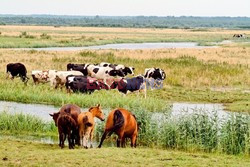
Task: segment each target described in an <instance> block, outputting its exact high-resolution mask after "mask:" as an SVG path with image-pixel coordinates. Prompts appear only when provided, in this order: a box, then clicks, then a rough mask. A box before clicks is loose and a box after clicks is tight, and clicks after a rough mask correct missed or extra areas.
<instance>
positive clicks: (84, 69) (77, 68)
mask: <svg viewBox="0 0 250 167" xmlns="http://www.w3.org/2000/svg"><path fill="white" fill-rule="evenodd" d="M89 65H90V64H71V63H69V64H67V71H71V70H74V71H80V72H81V73H82V74H83V75H84V76H87V75H88V69H87V67H88V66H89Z"/></svg>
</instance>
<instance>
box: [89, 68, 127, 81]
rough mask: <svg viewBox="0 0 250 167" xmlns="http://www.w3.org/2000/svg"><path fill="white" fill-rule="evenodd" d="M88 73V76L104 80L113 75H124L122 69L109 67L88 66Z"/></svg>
mask: <svg viewBox="0 0 250 167" xmlns="http://www.w3.org/2000/svg"><path fill="white" fill-rule="evenodd" d="M88 74H89V76H90V77H93V78H96V79H102V80H104V82H106V80H107V79H110V78H114V77H124V76H125V75H124V73H123V72H122V70H116V69H113V68H110V67H99V66H89V67H88Z"/></svg>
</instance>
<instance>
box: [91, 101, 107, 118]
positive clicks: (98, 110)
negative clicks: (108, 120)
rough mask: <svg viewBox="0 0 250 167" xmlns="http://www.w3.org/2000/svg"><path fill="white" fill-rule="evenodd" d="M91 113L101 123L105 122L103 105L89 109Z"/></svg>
mask: <svg viewBox="0 0 250 167" xmlns="http://www.w3.org/2000/svg"><path fill="white" fill-rule="evenodd" d="M89 112H91V113H92V114H93V116H94V117H97V118H99V119H100V120H101V121H104V114H103V112H102V110H101V105H100V104H98V105H97V106H95V107H91V108H90V109H89Z"/></svg>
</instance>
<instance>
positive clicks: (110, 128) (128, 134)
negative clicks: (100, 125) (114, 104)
mask: <svg viewBox="0 0 250 167" xmlns="http://www.w3.org/2000/svg"><path fill="white" fill-rule="evenodd" d="M113 132H115V133H116V134H117V135H118V139H117V147H120V146H122V147H125V139H126V138H130V139H131V147H136V139H137V135H138V125H137V121H136V118H135V115H133V114H132V113H131V112H129V111H128V110H126V109H123V108H117V109H115V110H113V111H111V112H110V113H109V115H108V119H107V122H106V126H105V131H104V133H103V135H102V138H101V142H100V144H99V146H98V147H99V148H101V146H102V143H103V141H104V140H105V138H106V136H107V135H111V134H112V133H113Z"/></svg>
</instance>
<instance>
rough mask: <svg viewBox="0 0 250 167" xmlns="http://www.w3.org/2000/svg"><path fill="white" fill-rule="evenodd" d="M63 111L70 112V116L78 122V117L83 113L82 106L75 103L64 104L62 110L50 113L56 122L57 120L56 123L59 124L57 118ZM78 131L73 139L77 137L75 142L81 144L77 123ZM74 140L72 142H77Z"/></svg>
mask: <svg viewBox="0 0 250 167" xmlns="http://www.w3.org/2000/svg"><path fill="white" fill-rule="evenodd" d="M62 113H68V114H70V116H71V117H72V118H73V119H74V121H75V122H76V123H77V119H78V115H79V114H80V113H81V108H80V107H78V106H77V105H74V104H66V105H64V106H63V107H62V108H61V109H60V110H59V112H57V113H52V114H49V115H50V116H51V117H52V118H53V120H54V122H55V125H56V126H57V120H58V118H59V116H60V115H61V114H62ZM76 129H77V131H76V133H75V134H73V137H72V139H73V140H74V139H75V142H76V144H78V145H80V137H79V133H78V129H79V128H78V125H76ZM75 142H74V141H73V142H72V143H73V145H74V143H75Z"/></svg>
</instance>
